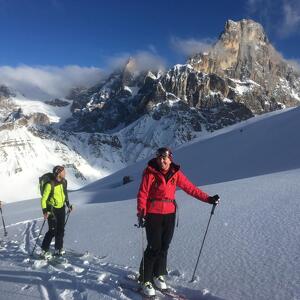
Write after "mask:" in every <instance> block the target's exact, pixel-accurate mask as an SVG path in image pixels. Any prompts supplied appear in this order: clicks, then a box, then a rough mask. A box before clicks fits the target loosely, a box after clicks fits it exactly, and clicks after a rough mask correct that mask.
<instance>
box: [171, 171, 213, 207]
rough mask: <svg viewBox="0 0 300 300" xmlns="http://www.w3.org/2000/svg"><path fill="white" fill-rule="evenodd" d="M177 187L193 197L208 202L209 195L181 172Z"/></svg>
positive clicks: (179, 172)
mask: <svg viewBox="0 0 300 300" xmlns="http://www.w3.org/2000/svg"><path fill="white" fill-rule="evenodd" d="M177 185H178V186H179V187H180V188H181V189H183V190H184V191H185V192H186V193H187V194H189V195H191V196H192V197H195V198H197V199H199V200H201V201H203V202H207V200H208V197H209V195H208V194H206V193H205V192H203V191H201V190H200V189H199V188H197V187H196V186H195V185H194V184H193V183H192V182H190V181H189V180H188V179H187V177H186V176H185V175H184V174H183V173H182V172H181V171H178V178H177Z"/></svg>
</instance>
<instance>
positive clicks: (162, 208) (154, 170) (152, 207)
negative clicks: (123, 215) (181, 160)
mask: <svg viewBox="0 0 300 300" xmlns="http://www.w3.org/2000/svg"><path fill="white" fill-rule="evenodd" d="M177 186H178V187H180V188H181V189H183V190H184V191H185V192H186V193H187V194H189V195H191V196H193V197H195V198H197V199H199V200H202V201H204V202H207V200H208V197H209V195H208V194H206V193H205V192H203V191H201V190H200V189H199V188H197V187H196V186H195V185H194V184H193V183H191V182H190V181H189V180H188V179H187V177H186V176H185V175H184V174H183V172H181V171H180V167H179V166H178V165H176V164H174V163H172V164H171V166H170V169H169V171H168V173H167V174H163V173H162V172H161V171H159V167H158V165H157V162H156V159H155V158H154V159H152V160H150V161H149V162H148V166H147V168H146V169H145V170H144V173H143V178H142V182H141V185H140V188H139V192H138V195H137V210H138V213H141V212H142V211H144V214H147V213H156V214H170V213H174V212H175V211H176V204H175V202H174V201H175V192H176V187H177Z"/></svg>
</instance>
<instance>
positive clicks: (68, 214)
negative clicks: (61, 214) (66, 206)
mask: <svg viewBox="0 0 300 300" xmlns="http://www.w3.org/2000/svg"><path fill="white" fill-rule="evenodd" d="M70 213H71V212H70V211H68V213H67V218H66V221H65V225H64V226H66V225H67V223H68V220H69V216H70Z"/></svg>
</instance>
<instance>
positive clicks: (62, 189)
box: [41, 180, 69, 213]
mask: <svg viewBox="0 0 300 300" xmlns="http://www.w3.org/2000/svg"><path fill="white" fill-rule="evenodd" d="M51 188H52V187H51V183H47V184H46V186H45V189H44V193H43V196H42V199H41V205H42V210H43V212H44V213H45V212H47V211H49V208H51V206H52V207H55V208H61V207H63V206H64V205H65V204H66V205H67V206H68V207H69V199H68V193H67V181H66V180H65V181H64V183H63V182H55V183H54V188H53V194H52V196H50V193H51ZM49 196H50V198H49ZM48 198H49V199H48Z"/></svg>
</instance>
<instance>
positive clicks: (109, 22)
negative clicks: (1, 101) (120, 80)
mask: <svg viewBox="0 0 300 300" xmlns="http://www.w3.org/2000/svg"><path fill="white" fill-rule="evenodd" d="M242 18H252V19H254V20H256V21H258V22H260V23H262V25H263V26H264V27H265V29H266V31H267V34H268V36H269V38H270V40H271V41H272V43H273V44H274V46H275V47H276V49H278V50H279V51H280V52H281V53H282V54H283V55H284V57H286V58H288V59H294V60H296V61H298V62H299V58H300V53H299V46H300V34H299V32H300V1H299V0H273V1H271V0H245V1H240V0H215V1H207V0H206V1H201V0H198V1H196V0H173V1H171V0H168V1H167V0H160V1H158V0H151V1H150V0H149V1H148V0H147V1H146V0H127V1H126V0H107V1H104V0H103V1H101V0H98V1H96V0H85V1H84V0H0V37H1V46H0V68H3V67H4V66H5V67H6V69H5V70H6V71H7V70H8V69H7V68H8V67H9V70H10V72H13V70H20V69H21V68H24V66H26V67H28V68H34V69H36V68H42V69H43V70H44V71H48V70H49V66H51V67H50V69H51V68H52V69H51V70H52V71H53V70H54V69H55V70H58V69H60V68H61V69H64V68H66V66H70V65H75V66H77V67H79V68H80V67H88V68H90V67H94V68H93V71H95V68H97V69H98V68H99V69H101V70H103V69H108V68H111V67H113V66H115V65H118V63H119V62H120V61H122V60H124V58H125V57H127V56H129V55H132V56H139V57H140V59H141V60H144V61H147V62H148V63H149V64H152V63H154V64H155V63H156V64H163V65H165V66H169V65H171V64H174V63H184V61H185V58H186V56H187V55H188V54H189V51H191V49H194V48H196V49H197V47H198V48H199V49H202V48H203V47H205V45H207V44H209V43H211V42H212V41H214V40H215V39H216V38H217V37H218V35H219V34H220V32H221V31H222V30H223V28H224V23H225V21H226V20H227V19H233V20H240V19H242ZM53 72H54V73H55V71H53ZM2 74H3V72H1V70H0V81H1V75H2Z"/></svg>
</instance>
